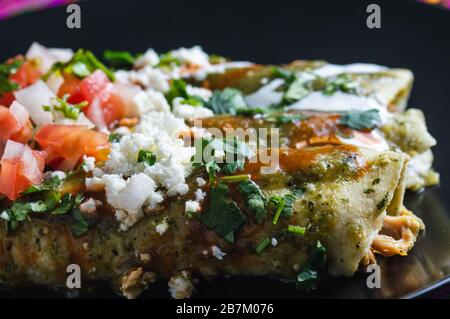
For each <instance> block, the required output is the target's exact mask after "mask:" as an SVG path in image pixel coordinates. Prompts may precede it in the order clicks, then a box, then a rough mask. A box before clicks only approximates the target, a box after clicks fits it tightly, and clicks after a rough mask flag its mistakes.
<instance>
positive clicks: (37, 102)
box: [14, 80, 55, 126]
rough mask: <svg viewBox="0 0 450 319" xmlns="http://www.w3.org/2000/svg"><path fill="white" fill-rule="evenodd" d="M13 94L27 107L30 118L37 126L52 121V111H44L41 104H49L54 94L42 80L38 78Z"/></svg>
mask: <svg viewBox="0 0 450 319" xmlns="http://www.w3.org/2000/svg"><path fill="white" fill-rule="evenodd" d="M14 96H15V97H16V99H17V101H19V103H20V104H22V105H23V106H24V107H25V108H26V109H27V111H28V113H30V116H31V119H32V120H33V122H34V123H35V124H36V125H37V126H39V125H44V124H48V123H52V122H53V116H52V113H51V112H47V111H44V109H43V108H42V106H44V105H50V103H51V99H53V98H55V94H53V92H52V91H50V89H49V88H48V86H47V85H45V83H44V82H42V80H38V81H36V83H34V84H33V85H30V86H28V87H26V88H24V89H22V90H19V91H16V92H14Z"/></svg>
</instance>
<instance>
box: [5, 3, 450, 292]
mask: <svg viewBox="0 0 450 319" xmlns="http://www.w3.org/2000/svg"><path fill="white" fill-rule="evenodd" d="M369 3H377V4H379V5H380V6H381V21H382V22H381V29H368V28H367V26H366V19H367V16H368V13H366V7H367V5H368V4H369ZM79 4H80V6H81V11H82V28H81V29H79V30H76V29H74V30H69V29H67V27H66V17H67V15H68V14H67V13H65V7H61V8H56V9H52V10H48V11H44V12H39V13H30V14H25V15H23V16H19V17H15V18H13V19H10V20H7V21H3V22H0V37H1V43H2V44H1V45H0V60H4V59H6V58H8V57H10V56H13V55H16V54H18V53H25V52H26V49H27V48H28V47H29V45H30V44H31V42H32V41H38V42H40V43H42V44H44V45H46V46H50V47H71V48H74V49H76V48H80V47H82V48H86V49H91V50H93V51H94V52H96V53H99V54H100V53H101V52H102V51H103V50H104V49H118V50H130V51H133V52H142V51H144V50H145V49H147V48H149V47H152V48H154V49H155V50H157V51H160V52H161V51H167V50H169V49H174V48H177V47H180V46H188V47H189V46H192V45H196V44H199V45H201V46H202V47H203V48H204V50H205V51H206V52H208V53H216V54H220V55H224V56H228V57H231V58H233V59H238V60H251V61H253V62H260V63H284V62H289V61H291V60H294V59H299V58H302V59H324V60H327V61H329V62H332V63H352V62H371V63H377V64H382V65H387V66H390V67H404V68H409V69H411V70H413V72H414V74H415V76H416V80H415V84H414V88H413V91H412V96H411V99H410V103H409V105H410V106H413V107H419V108H421V109H423V110H424V111H425V113H426V117H427V122H428V126H429V129H430V131H431V133H432V134H433V135H434V136H435V137H436V138H437V140H438V142H439V144H438V146H436V147H435V149H434V150H435V154H436V160H435V166H436V169H437V171H439V172H440V173H441V179H442V185H441V186H440V187H438V188H434V189H432V190H428V191H426V192H425V193H426V194H431V195H427V196H436V197H437V198H438V199H439V201H440V205H441V208H442V209H443V211H444V214H447V217H448V213H445V211H447V212H448V208H449V206H450V205H449V204H450V189H449V187H448V185H449V183H448V180H449V178H450V168H449V166H450V165H449V163H450V151H449V146H448V136H449V133H448V128H449V127H450V111H449V107H450V102H449V100H450V11H446V10H444V9H442V8H439V7H431V6H427V5H424V4H420V3H416V2H414V1H406V0H405V1H401V0H386V1H375V0H372V1H361V0H354V1H353V0H340V1H338V0H330V1H313V0H310V1H300V0H297V1H285V0H277V1H274V0H273V1H270V2H263V1H245V0H240V1H235V0H228V1H213V0H209V1H174V0H171V1H162V0H152V1H135V0H134V1H116V0H110V1H100V0H98V1H84V2H81V3H79ZM424 209H425V210H426V209H427V208H426V207H425V208H424ZM446 220H447V222H448V219H446ZM449 225H450V223H449V224H447V225H446V224H445V223H440V225H437V226H436V227H435V229H436V231H435V232H445V233H449V232H450V231H449V229H450V227H449ZM438 226H439V227H438ZM430 229H431V230H433V227H430V228H429V230H430ZM429 233H432V232H431V231H429ZM430 244H431V243H430ZM443 253H446V254H450V252H443ZM242 283H243V284H242ZM217 285H218V286H219V287H221V289H222V290H218V289H209V290H208V289H202V292H200V295H199V296H201V297H208V296H209V297H213V296H215V297H219V296H222V297H223V296H229V297H233V296H235V297H238V296H246V295H248V297H251V296H252V294H253V295H254V294H255V291H257V292H258V293H256V296H260V295H261V296H273V295H274V294H278V292H281V295H278V297H282V296H294V295H295V293H292V294H291V291H289V293H288V294H287V295H285V294H284V293H283V291H285V290H283V289H284V288H285V286H283V285H277V284H275V283H274V282H273V281H270V283H269V282H267V281H248V280H247V281H240V280H239V284H238V287H241V288H242V289H241V291H237V290H236V289H235V288H236V285H235V284H233V281H231V283H229V284H224V283H223V282H222V283H220V284H219V283H218V284H217ZM239 285H240V286H239ZM250 286H251V287H250ZM164 287H165V286H164ZM271 289H274V290H273V291H271ZM335 290H336V289H335ZM337 290H339V289H337ZM164 291H166V288H164ZM285 292H286V291H285ZM42 293H44V292H42ZM164 293H166V292H164ZM44 294H45V293H44ZM13 295H16V293H14V292H13ZM29 295H33V296H36V295H35V291H34V290H32V291H30V292H29ZM161 296H164V294H162V295H161Z"/></svg>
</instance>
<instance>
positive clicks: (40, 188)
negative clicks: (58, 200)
mask: <svg viewBox="0 0 450 319" xmlns="http://www.w3.org/2000/svg"><path fill="white" fill-rule="evenodd" d="M59 185H61V179H60V178H59V177H58V176H53V177H51V178H49V179H46V180H44V181H43V182H42V184H40V185H31V186H30V187H28V188H27V189H26V190H25V191H24V192H22V195H28V194H33V193H39V192H45V191H54V190H56V189H58V187H59Z"/></svg>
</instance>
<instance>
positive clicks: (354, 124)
mask: <svg viewBox="0 0 450 319" xmlns="http://www.w3.org/2000/svg"><path fill="white" fill-rule="evenodd" d="M380 122H381V118H380V112H379V111H378V110H377V109H370V110H367V111H356V110H355V111H350V112H348V113H346V114H344V115H343V116H342V117H341V118H340V119H339V124H341V125H345V126H348V127H350V128H352V129H355V130H363V129H373V128H375V127H376V126H377V125H379V123H380Z"/></svg>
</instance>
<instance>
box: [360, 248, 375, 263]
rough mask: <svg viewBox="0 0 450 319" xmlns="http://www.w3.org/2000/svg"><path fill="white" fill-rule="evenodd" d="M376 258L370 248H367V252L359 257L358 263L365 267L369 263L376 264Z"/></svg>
mask: <svg viewBox="0 0 450 319" xmlns="http://www.w3.org/2000/svg"><path fill="white" fill-rule="evenodd" d="M376 263H377V260H376V259H375V255H374V253H373V251H372V248H370V249H369V251H368V252H367V254H366V255H365V256H364V257H363V259H361V262H360V264H359V266H360V267H362V268H366V267H367V266H369V265H372V264H376Z"/></svg>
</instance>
